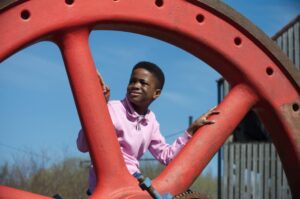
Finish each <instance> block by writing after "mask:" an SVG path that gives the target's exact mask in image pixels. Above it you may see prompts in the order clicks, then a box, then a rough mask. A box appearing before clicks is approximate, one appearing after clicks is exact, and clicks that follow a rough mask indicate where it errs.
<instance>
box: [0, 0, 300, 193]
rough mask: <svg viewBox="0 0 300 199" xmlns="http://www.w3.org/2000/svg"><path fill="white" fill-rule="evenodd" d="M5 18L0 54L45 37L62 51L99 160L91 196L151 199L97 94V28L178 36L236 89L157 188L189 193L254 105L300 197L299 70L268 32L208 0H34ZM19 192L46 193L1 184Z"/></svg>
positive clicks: (0, 20)
mask: <svg viewBox="0 0 300 199" xmlns="http://www.w3.org/2000/svg"><path fill="white" fill-rule="evenodd" d="M0 24H1V29H0V46H1V49H0V60H1V61H2V60H4V59H5V58H7V57H8V56H10V55H12V54H13V53H14V52H17V51H19V50H21V49H22V48H24V47H26V46H28V45H30V44H32V43H34V42H39V41H43V40H50V41H53V42H54V43H56V44H57V45H58V46H59V48H60V49H61V53H62V55H63V58H64V62H65V66H66V70H67V73H68V76H69V80H70V84H71V87H72V91H73V95H74V99H75V102H76V106H77V110H78V113H79V117H80V120H81V124H82V126H83V128H84V130H85V133H86V137H87V140H88V142H89V146H90V152H91V157H92V160H93V162H94V164H95V165H94V166H95V170H96V175H97V179H98V184H97V187H96V191H95V192H94V194H93V196H92V197H91V198H122V199H123V198H135V199H137V198H143V199H144V198H150V196H149V195H147V193H144V192H142V191H141V190H140V188H139V187H138V184H137V182H136V180H135V179H134V178H133V177H132V176H131V175H130V174H129V173H128V171H127V169H126V166H125V164H124V161H123V158H122V155H121V152H120V149H119V147H118V146H119V145H118V142H117V138H116V135H115V133H114V128H113V125H112V122H111V119H110V117H109V113H108V110H107V107H106V103H105V100H104V98H103V96H102V95H101V94H100V92H99V90H100V89H101V87H100V85H99V83H98V80H97V75H96V70H95V65H94V62H93V59H92V56H91V53H90V49H89V46H88V37H89V33H90V31H92V30H104V29H109V30H122V31H128V32H135V33H139V34H144V35H149V36H152V37H155V38H158V39H161V40H164V41H166V42H169V43H172V44H174V45H176V46H177V47H179V48H182V49H184V50H186V51H188V52H190V53H191V54H193V55H195V56H197V57H198V58H199V59H202V60H203V61H205V62H206V63H208V64H209V65H210V66H211V67H213V68H214V69H215V70H217V71H218V72H219V73H220V74H221V75H222V76H223V77H224V78H225V79H226V80H227V81H228V82H229V83H230V84H231V86H232V89H231V91H230V93H229V94H228V95H227V97H226V98H225V99H224V100H223V101H222V102H221V103H220V104H219V106H218V107H217V109H218V110H219V111H220V112H221V114H220V115H216V116H214V119H215V120H217V123H216V124H215V125H211V126H204V127H203V128H201V129H199V130H198V132H197V133H196V135H195V136H193V138H192V139H191V141H190V142H189V143H188V144H187V145H186V146H185V147H184V149H183V150H182V151H181V152H180V153H179V154H178V156H177V157H176V158H175V159H174V160H173V161H172V162H171V163H170V164H169V165H168V166H167V167H166V169H164V171H163V172H162V173H161V174H160V175H159V176H158V177H157V178H156V179H154V180H153V186H154V187H155V188H156V189H157V190H158V191H159V192H160V193H166V192H170V193H171V194H172V195H176V194H179V193H181V192H183V191H185V190H186V189H187V188H188V187H189V186H190V185H191V184H192V182H193V180H194V179H195V177H196V176H198V175H199V174H200V173H201V171H202V170H203V169H204V167H205V166H206V164H207V163H208V162H209V160H210V159H211V158H212V157H213V155H214V154H215V153H216V152H217V151H218V149H219V148H220V147H221V146H222V144H223V143H224V142H225V140H226V139H227V137H228V136H229V135H230V134H231V132H232V131H233V129H234V128H235V127H236V125H238V123H239V122H240V120H241V119H242V118H243V117H244V116H245V114H246V113H247V112H248V111H249V110H250V109H254V110H256V111H257V113H258V114H259V115H260V117H261V119H262V121H263V122H264V124H265V126H266V127H267V129H268V131H269V132H270V133H271V135H272V138H273V141H274V144H275V146H276V148H277V150H278V153H279V155H280V158H281V159H282V162H283V164H284V168H285V171H286V174H287V178H288V181H289V185H290V187H291V191H292V194H293V197H294V198H299V197H300V189H298V185H299V183H300V172H299V169H300V123H299V121H300V110H299V106H300V97H299V93H300V86H299V85H300V78H299V77H300V74H299V72H297V71H296V70H295V69H294V68H293V66H292V63H291V62H290V61H289V59H288V58H287V57H286V56H285V55H284V54H283V53H282V52H281V50H280V49H279V48H278V47H276V45H275V44H274V43H273V42H272V41H271V40H270V39H269V38H268V37H267V36H266V35H265V34H263V33H262V32H261V31H260V30H258V29H257V28H256V27H255V26H254V25H252V24H251V23H250V22H249V21H247V20H246V19H245V18H244V17H242V16H241V15H239V14H237V13H236V12H235V11H234V10H232V9H230V8H229V7H227V6H226V5H225V4H223V3H221V2H219V1H211V0H210V1H208V0H199V1H197V0H186V1H183V0H153V1H149V0H139V1H136V0H126V1H124V0H101V1H99V0H89V1H85V0H64V1H63V0H52V1H47V0H31V1H21V3H19V4H18V3H15V4H14V5H13V6H10V7H8V8H4V9H2V10H1V11H0ZM195 83H196V82H195ZM96 132H97V133H96ZM99 132H100V133H99ZM187 162H188V163H189V164H186V163H187ZM183 176H184V177H183ZM20 196H24V197H25V196H27V197H30V198H47V197H45V196H40V195H34V194H31V193H28V192H23V191H19V190H17V189H13V188H8V187H5V186H0V198H12V199H13V198H20Z"/></svg>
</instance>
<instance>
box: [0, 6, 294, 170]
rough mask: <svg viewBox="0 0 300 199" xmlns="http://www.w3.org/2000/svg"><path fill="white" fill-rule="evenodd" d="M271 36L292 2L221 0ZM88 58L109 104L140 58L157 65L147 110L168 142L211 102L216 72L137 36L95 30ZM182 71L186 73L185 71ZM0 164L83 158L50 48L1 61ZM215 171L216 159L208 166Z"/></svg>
mask: <svg viewBox="0 0 300 199" xmlns="http://www.w3.org/2000/svg"><path fill="white" fill-rule="evenodd" d="M224 2H225V3H227V4H228V5H230V6H231V7H233V8H234V9H236V10H237V11H238V12H240V13H242V14H243V15H244V16H246V17H247V18H248V19H250V21H252V22H253V23H254V24H255V25H257V26H258V27H259V28H261V29H262V30H263V31H264V32H265V33H266V34H267V35H269V36H272V35H274V34H275V33H276V32H277V31H278V30H280V29H281V28H282V27H283V26H284V25H285V24H287V23H288V22H289V21H290V20H292V19H293V18H294V17H295V16H296V15H297V14H300V1H298V0H272V1H259V0H252V1H241V0H226V1H224ZM90 46H91V49H92V53H93V57H94V61H95V63H96V66H97V68H98V69H99V70H100V72H101V73H102V75H103V76H104V79H105V81H106V83H107V84H108V85H109V86H110V87H111V99H121V98H123V97H124V95H125V90H126V86H127V82H128V77H129V75H130V70H131V67H132V66H133V65H134V64H135V63H137V62H138V61H140V60H148V61H151V62H154V63H156V64H158V65H160V66H161V68H162V69H163V70H164V72H165V75H166V84H165V88H164V91H163V93H162V95H161V97H160V98H159V99H158V100H157V101H156V102H154V103H153V105H151V109H152V110H153V111H154V112H155V113H156V116H157V118H158V120H159V121H160V124H161V132H162V133H163V135H165V136H166V138H167V140H168V141H169V142H172V141H173V140H174V139H175V138H176V136H170V135H173V134H177V133H178V134H180V133H181V132H183V131H184V129H185V128H186V127H187V124H188V116H189V115H191V116H193V117H194V118H196V117H197V116H200V115H201V114H202V113H204V112H205V111H206V110H208V109H209V108H210V107H213V106H214V105H216V104H217V85H216V80H217V79H219V78H220V75H219V74H218V73H217V72H216V71H214V70H213V69H212V68H210V67H209V66H207V65H206V64H204V63H203V62H202V61H201V60H199V59H198V58H195V57H194V56H193V55H190V54H189V53H187V52H185V51H183V50H181V49H179V48H177V47H174V46H172V45H170V44H168V43H165V42H162V41H159V40H156V39H153V38H149V37H145V36H142V35H137V34H132V33H124V32H113V31H94V32H92V33H91V36H90ZM186 68H188V70H187V69H186ZM0 91H1V93H0V102H1V103H0V110H1V111H0V138H1V139H0V165H1V164H2V163H3V162H4V161H12V160H13V159H14V158H15V157H23V156H26V155H28V153H34V154H36V155H35V156H36V157H39V155H38V154H41V153H42V152H43V153H44V152H46V154H48V155H49V156H51V157H50V159H52V160H56V159H61V158H63V157H65V156H78V157H86V158H88V156H87V155H82V154H81V153H79V152H78V151H77V149H76V145H75V141H76V137H77V133H78V130H79V129H80V123H79V119H78V115H77V111H76V108H75V104H74V101H73V97H72V93H71V90H70V86H69V82H68V79H67V76H66V72H65V69H64V64H63V61H62V58H61V55H60V52H59V50H58V48H57V46H56V45H54V44H53V43H50V42H41V43H37V44H35V45H33V46H30V47H28V48H26V49H24V50H22V51H20V52H18V53H16V54H15V55H13V56H11V57H10V58H8V59H7V60H5V61H4V62H2V63H1V64H0ZM210 169H211V170H213V173H215V171H216V158H214V159H213V162H212V163H211V164H210Z"/></svg>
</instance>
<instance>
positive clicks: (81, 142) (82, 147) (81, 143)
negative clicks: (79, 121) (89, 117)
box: [77, 129, 89, 153]
mask: <svg viewBox="0 0 300 199" xmlns="http://www.w3.org/2000/svg"><path fill="white" fill-rule="evenodd" d="M77 148H78V150H79V151H81V152H83V153H85V152H88V151H89V147H88V144H87V141H86V138H85V135H84V132H83V130H82V129H80V131H79V133H78V137H77Z"/></svg>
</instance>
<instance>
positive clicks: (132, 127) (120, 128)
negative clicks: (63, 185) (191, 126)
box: [77, 98, 191, 192]
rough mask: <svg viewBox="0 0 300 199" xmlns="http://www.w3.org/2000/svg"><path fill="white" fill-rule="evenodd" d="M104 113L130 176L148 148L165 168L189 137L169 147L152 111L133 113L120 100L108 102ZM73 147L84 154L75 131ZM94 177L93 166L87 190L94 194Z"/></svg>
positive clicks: (84, 147)
mask: <svg viewBox="0 0 300 199" xmlns="http://www.w3.org/2000/svg"><path fill="white" fill-rule="evenodd" d="M107 105H108V110H109V113H110V116H111V119H112V122H113V125H114V127H115V130H116V133H117V137H118V141H119V143H120V147H121V152H122V154H123V157H124V160H125V164H126V166H127V168H128V170H129V172H130V173H131V174H133V173H135V172H140V170H139V161H138V160H139V159H140V158H141V157H142V155H143V154H144V153H145V152H146V151H147V150H148V149H149V151H150V152H151V154H152V155H153V156H154V157H155V158H156V159H157V160H158V161H160V162H161V163H162V164H164V165H167V164H168V163H169V162H170V161H171V160H172V159H173V158H174V157H175V155H176V154H177V153H178V152H179V151H180V150H181V148H182V147H183V146H184V145H185V144H186V143H187V142H188V140H189V139H190V138H191V136H190V135H189V134H188V133H187V132H185V133H184V134H183V135H182V136H180V137H178V138H177V140H175V141H174V143H173V144H172V145H169V144H167V143H166V141H165V138H164V137H163V136H162V135H161V133H160V130H159V123H158V122H157V120H156V118H155V115H154V113H153V112H152V111H150V110H148V112H147V114H146V115H145V116H142V115H139V114H138V113H137V112H135V111H134V109H133V108H132V106H131V104H130V102H129V101H128V100H127V98H125V99H124V100H122V101H110V102H108V104H107ZM77 148H78V149H79V150H80V151H81V152H88V146H87V142H86V139H85V135H84V133H83V131H82V130H80V131H79V135H78V138H77ZM95 186H96V176H95V172H94V169H93V165H91V166H90V173H89V189H90V191H91V192H93V191H94V189H95Z"/></svg>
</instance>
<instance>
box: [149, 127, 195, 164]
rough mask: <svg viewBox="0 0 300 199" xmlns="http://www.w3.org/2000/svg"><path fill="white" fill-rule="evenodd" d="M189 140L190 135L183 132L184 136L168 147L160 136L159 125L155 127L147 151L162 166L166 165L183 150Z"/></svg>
mask: <svg viewBox="0 0 300 199" xmlns="http://www.w3.org/2000/svg"><path fill="white" fill-rule="evenodd" d="M190 138H191V135H190V134H189V133H187V132H186V131H185V132H184V134H183V135H181V136H180V137H178V138H177V139H176V140H175V141H174V142H173V144H172V145H169V144H168V143H166V141H165V138H164V137H163V136H162V135H161V133H160V130H159V125H157V128H156V129H155V131H154V133H153V136H152V140H151V142H150V145H149V151H150V152H151V154H152V155H153V156H154V157H155V158H156V159H157V160H158V161H160V162H161V163H162V164H164V165H167V164H169V162H171V161H172V159H173V158H174V157H175V156H176V155H177V154H178V152H179V151H180V150H181V149H182V148H183V146H184V145H185V144H186V143H187V142H188V141H189V139H190Z"/></svg>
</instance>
